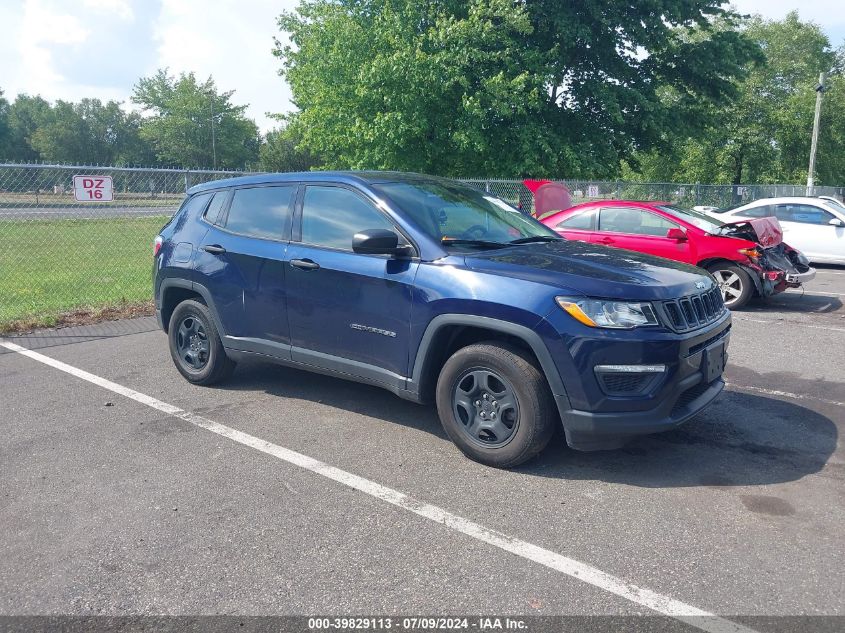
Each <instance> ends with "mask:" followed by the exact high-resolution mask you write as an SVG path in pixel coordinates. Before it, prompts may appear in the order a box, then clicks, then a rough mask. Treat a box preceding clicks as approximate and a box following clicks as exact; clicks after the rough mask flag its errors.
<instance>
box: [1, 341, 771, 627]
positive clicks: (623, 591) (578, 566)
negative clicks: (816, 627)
mask: <svg viewBox="0 0 845 633" xmlns="http://www.w3.org/2000/svg"><path fill="white" fill-rule="evenodd" d="M0 346H2V347H5V348H7V349H10V350H12V351H14V352H17V353H19V354H22V355H24V356H26V357H28V358H31V359H33V360H35V361H38V362H39V363H44V364H45V365H49V366H50V367H53V368H55V369H58V370H60V371H63V372H66V373H68V374H70V375H72V376H75V377H77V378H80V379H82V380H86V381H88V382H90V383H93V384H95V385H97V386H99V387H102V388H103V389H108V390H109V391H112V392H114V393H117V394H120V395H121V396H125V397H127V398H129V399H131V400H134V401H136V402H140V403H141V404H145V405H147V406H148V407H152V408H153V409H156V410H157V411H161V412H162V413H167V414H169V415H172V416H174V417H176V418H179V419H180V420H184V421H185V422H189V423H191V424H193V425H195V426H198V427H200V428H203V429H206V430H207V431H211V432H212V433H216V434H217V435H220V436H222V437H225V438H228V439H230V440H233V441H235V442H238V443H239V444H243V445H244V446H248V447H250V448H253V449H255V450H257V451H261V452H262V453H266V454H267V455H272V456H273V457H275V458H277V459H280V460H282V461H284V462H287V463H289V464H293V465H294V466H299V467H300V468H304V469H305V470H309V471H311V472H312V473H315V474H317V475H321V476H323V477H326V478H327V479H331V480H332V481H336V482H338V483H341V484H344V485H346V486H349V487H350V488H354V489H355V490H358V491H360V492H363V493H364V494H367V495H370V496H371V497H375V498H376V499H381V500H382V501H386V502H387V503H390V504H392V505H394V506H398V507H400V508H402V509H403V510H407V511H408V512H412V513H413V514H416V515H417V516H420V517H423V518H426V519H429V520H430V521H434V522H435V523H439V524H441V525H443V526H445V527H447V528H450V529H452V530H454V531H456V532H460V533H461V534H464V535H466V536H469V537H472V538H474V539H477V540H479V541H482V542H484V543H487V544H488V545H492V546H494V547H498V548H499V549H501V550H504V551H506V552H510V553H511V554H515V555H516V556H519V557H521V558H524V559H526V560H530V561H533V562H535V563H537V564H539V565H543V566H544V567H548V568H549V569H553V570H555V571H558V572H561V573H562V574H565V575H567V576H570V577H572V578H575V579H576V580H581V581H583V582H585V583H587V584H589V585H592V586H594V587H598V588H599V589H603V590H604V591H607V592H609V593H612V594H614V595H617V596H619V597H621V598H625V599H626V600H630V601H631V602H634V603H636V604H638V605H640V606H643V607H647V608H648V609H651V610H653V611H657V612H658V613H662V614H663V615H666V616H669V617H672V618H675V619H677V620H679V621H682V622H685V623H687V624H689V625H691V626H694V627H696V628H699V629H702V630H704V631H709V632H710V633H756V632H754V630H753V629H749V628H748V627H745V626H743V625H741V624H738V623H736V622H732V621H731V620H727V619H725V618H721V617H719V616H717V615H715V614H713V613H709V612H707V611H703V610H701V609H698V608H696V607H694V606H692V605H689V604H686V603H684V602H681V601H680V600H675V599H674V598H671V597H669V596H665V595H662V594H660V593H657V592H655V591H651V590H650V589H645V588H643V587H639V586H637V585H634V584H631V583H629V582H627V581H625V580H622V579H621V578H617V577H616V576H613V575H611V574H608V573H606V572H603V571H602V570H600V569H597V568H595V567H592V566H591V565H588V564H586V563H582V562H580V561H577V560H575V559H573V558H569V557H567V556H564V555H562V554H558V553H557V552H553V551H551V550H548V549H545V548H543V547H540V546H538V545H534V544H533V543H529V542H527V541H523V540H520V539H517V538H514V537H511V536H508V535H507V534H504V533H502V532H497V531H496V530H491V529H490V528H487V527H484V526H483V525H480V524H478V523H475V522H474V521H471V520H469V519H465V518H464V517H461V516H458V515H457V514H453V513H451V512H449V511H448V510H444V509H442V508H440V507H438V506H434V505H431V504H428V503H425V502H422V501H418V500H416V499H414V498H413V497H410V496H408V495H406V494H404V493H402V492H399V491H398V490H393V489H392V488H388V487H387V486H382V485H381V484H378V483H376V482H374V481H370V480H369V479H365V478H363V477H359V476H358V475H354V474H352V473H349V472H346V471H345V470H341V469H339V468H335V467H334V466H330V465H329V464H326V463H324V462H321V461H319V460H316V459H313V458H311V457H308V456H307V455H303V454H302V453H298V452H296V451H292V450H290V449H288V448H284V447H283V446H279V445H278V444H273V443H271V442H267V441H265V440H262V439H261V438H258V437H255V436H254V435H249V434H247V433H244V432H242V431H238V430H237V429H233V428H232V427H229V426H225V425H223V424H219V423H217V422H213V421H212V420H209V419H207V418H204V417H202V416H199V415H195V414H193V413H191V412H190V411H185V410H184V409H180V408H179V407H176V406H173V405H172V404H168V403H166V402H162V401H161V400H158V399H156V398H153V397H152V396H148V395H146V394H143V393H140V392H138V391H135V390H134V389H130V388H128V387H124V386H123V385H119V384H117V383H115V382H112V381H110V380H107V379H105V378H101V377H100V376H96V375H94V374H91V373H89V372H87V371H85V370H82V369H79V368H77V367H74V366H72V365H68V364H66V363H63V362H61V361H58V360H56V359H54V358H50V357H49V356H45V355H44V354H39V353H38V352H33V351H32V350H28V349H26V348H25V347H21V346H20V345H16V344H15V343H10V342H7V341H2V340H0Z"/></svg>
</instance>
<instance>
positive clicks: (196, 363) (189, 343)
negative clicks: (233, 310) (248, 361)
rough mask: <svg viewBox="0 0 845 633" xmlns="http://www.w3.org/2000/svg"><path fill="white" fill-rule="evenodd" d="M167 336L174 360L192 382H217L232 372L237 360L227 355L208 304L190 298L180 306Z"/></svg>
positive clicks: (172, 319) (200, 383)
mask: <svg viewBox="0 0 845 633" xmlns="http://www.w3.org/2000/svg"><path fill="white" fill-rule="evenodd" d="M167 337H168V342H169V346H170V356H171V358H173V363H174V364H175V365H176V369H178V370H179V373H180V374H182V375H183V376H184V377H185V379H186V380H188V382H192V383H194V384H195V385H213V384H215V383H218V382H221V381H223V380H225V379H226V378H228V377H229V376H231V375H232V371H234V369H235V362H234V361H233V360H232V359H231V358H229V357H228V356H227V355H226V350H225V349H223V343H222V341H221V340H220V333H219V332H218V331H217V327H216V326H215V325H214V319H212V318H211V312H210V311H209V309H208V307H207V306H206V305H204V304H202V303H200V302H199V301H194V300H193V299H188V300H186V301H183V302H182V303H180V304H179V305H178V306H176V309H175V310H173V315H172V316H171V317H170V324H169V326H168V334H167ZM193 337H196V338H193Z"/></svg>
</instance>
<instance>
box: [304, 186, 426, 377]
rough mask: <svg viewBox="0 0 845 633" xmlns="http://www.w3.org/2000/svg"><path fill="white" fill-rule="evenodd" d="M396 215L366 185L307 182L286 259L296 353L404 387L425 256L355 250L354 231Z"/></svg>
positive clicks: (386, 224)
mask: <svg viewBox="0 0 845 633" xmlns="http://www.w3.org/2000/svg"><path fill="white" fill-rule="evenodd" d="M367 229H388V230H393V231H396V232H397V233H398V234H399V235H400V243H409V242H407V241H406V239H405V237H404V236H402V232H401V231H400V230H399V229H398V228H397V227H396V226H395V225H394V223H393V221H392V220H391V219H390V218H389V217H388V216H387V215H386V214H385V213H384V212H383V211H381V210H380V209H378V208H377V207H376V206H375V204H374V203H373V202H372V201H371V200H370V199H369V198H368V197H366V196H365V195H364V194H362V193H361V192H359V191H357V190H355V189H353V188H351V187H347V186H345V185H340V184H309V185H306V186H305V187H304V191H302V192H301V193H300V198H299V202H298V203H297V217H296V220H295V231H294V236H293V241H292V242H291V245H290V251H289V261H288V264H287V266H288V268H287V274H288V288H289V294H288V315H289V319H290V327H291V339H292V344H293V347H292V349H291V355H292V358H293V360H295V361H298V362H302V363H307V364H309V365H316V366H318V367H323V368H326V369H331V370H334V371H342V372H345V373H350V374H354V375H358V376H364V377H367V378H369V379H372V380H376V381H378V382H381V383H386V384H389V385H392V386H397V387H400V388H401V387H404V382H405V379H404V377H405V376H406V375H407V372H408V337H409V332H410V326H409V323H410V312H411V300H412V291H413V288H412V284H413V281H414V276H415V275H416V271H417V267H418V265H419V260H418V259H416V258H415V257H403V258H396V257H392V256H386V255H363V254H358V253H354V252H353V251H352V238H353V236H354V235H355V234H356V233H358V232H360V231H364V230H367Z"/></svg>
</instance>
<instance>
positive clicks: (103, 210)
mask: <svg viewBox="0 0 845 633" xmlns="http://www.w3.org/2000/svg"><path fill="white" fill-rule="evenodd" d="M178 207H179V203H178V202H177V203H176V204H174V205H173V206H172V207H160V206H159V207H156V206H149V207H145V206H127V207H123V206H106V205H103V206H83V205H80V206H76V207H24V208H20V209H9V208H4V207H0V222H3V221H11V220H14V221H19V220H73V219H77V220H89V219H92V218H124V217H146V216H150V215H166V216H170V215H173V214H174V213H175V212H176V209H177V208H178Z"/></svg>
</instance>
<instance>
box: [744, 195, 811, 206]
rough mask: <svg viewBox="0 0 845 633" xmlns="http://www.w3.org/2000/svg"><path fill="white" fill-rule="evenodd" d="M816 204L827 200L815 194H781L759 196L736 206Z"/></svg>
mask: <svg viewBox="0 0 845 633" xmlns="http://www.w3.org/2000/svg"><path fill="white" fill-rule="evenodd" d="M807 203H809V204H816V205H825V204H826V203H827V201H826V200H822V199H821V198H816V197H815V196H780V197H777V198H758V199H757V200H752V201H751V202H746V203H745V204H743V205H742V206H739V207H736V208H737V209H742V208H743V207H752V206H754V207H756V206H759V205H761V204H807Z"/></svg>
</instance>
